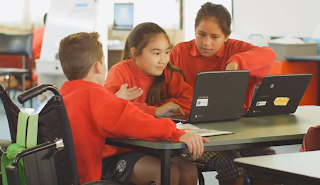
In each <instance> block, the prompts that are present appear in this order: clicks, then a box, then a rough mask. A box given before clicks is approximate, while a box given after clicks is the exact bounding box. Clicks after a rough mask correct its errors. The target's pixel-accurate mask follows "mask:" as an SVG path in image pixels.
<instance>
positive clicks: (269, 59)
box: [170, 39, 276, 108]
mask: <svg viewBox="0 0 320 185" xmlns="http://www.w3.org/2000/svg"><path fill="white" fill-rule="evenodd" d="M275 59H276V54H275V52H274V51H273V50H272V49H271V48H269V47H258V46H253V45H252V44H249V43H246V42H242V41H238V40H233V39H229V41H228V42H226V43H225V44H224V45H223V46H222V48H221V49H220V50H219V51H218V53H216V54H215V55H213V56H211V57H204V56H202V55H201V54H200V52H199V51H198V49H197V47H196V45H195V41H194V40H192V41H189V42H182V43H179V44H177V45H176V46H175V47H174V48H173V49H172V51H171V56H170V62H172V63H173V64H174V65H175V66H177V67H179V68H180V69H182V71H183V73H184V74H185V78H186V82H187V83H188V84H190V85H191V86H192V87H194V85H195V82H196V76H197V74H198V72H201V71H222V70H225V68H226V65H227V64H228V63H230V62H236V63H238V69H246V70H250V78H249V83H248V88H247V96H246V100H245V107H246V108H249V107H250V103H251V98H252V96H253V93H254V88H255V85H256V84H257V83H260V82H261V81H262V79H263V77H264V76H265V75H268V74H269V72H270V71H271V68H272V64H273V62H274V61H275Z"/></svg>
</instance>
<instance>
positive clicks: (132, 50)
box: [130, 47, 136, 58]
mask: <svg viewBox="0 0 320 185" xmlns="http://www.w3.org/2000/svg"><path fill="white" fill-rule="evenodd" d="M135 52H136V48H135V47H132V48H131V49H130V53H131V56H132V58H133V56H134V54H135Z"/></svg>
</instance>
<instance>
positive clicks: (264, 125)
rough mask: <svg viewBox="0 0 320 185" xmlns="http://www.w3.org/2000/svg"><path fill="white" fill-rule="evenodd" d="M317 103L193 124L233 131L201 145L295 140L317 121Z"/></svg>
mask: <svg viewBox="0 0 320 185" xmlns="http://www.w3.org/2000/svg"><path fill="white" fill-rule="evenodd" d="M319 120H320V106H300V107H298V109H297V111H296V112H295V113H294V114H290V115H277V116H264V117H251V118H250V117H243V118H241V119H239V120H235V121H226V122H216V123H202V124H195V126H197V127H199V128H206V129H214V130H221V131H224V130H225V131H231V132H234V134H231V135H222V136H212V137H207V138H208V139H209V140H210V142H209V143H205V146H226V145H241V144H245V143H263V142H279V141H288V140H299V139H301V140H302V138H303V136H304V135H305V134H306V133H307V131H308V129H309V128H310V127H312V126H315V125H319V124H320V121H319ZM106 144H110V145H114V144H116V145H115V146H119V145H122V146H124V147H126V146H130V145H135V146H140V147H145V148H152V149H183V148H186V145H185V144H184V143H179V142H171V141H164V140H158V141H143V140H137V139H112V138H109V139H107V140H106Z"/></svg>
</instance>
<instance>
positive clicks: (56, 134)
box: [0, 84, 79, 185]
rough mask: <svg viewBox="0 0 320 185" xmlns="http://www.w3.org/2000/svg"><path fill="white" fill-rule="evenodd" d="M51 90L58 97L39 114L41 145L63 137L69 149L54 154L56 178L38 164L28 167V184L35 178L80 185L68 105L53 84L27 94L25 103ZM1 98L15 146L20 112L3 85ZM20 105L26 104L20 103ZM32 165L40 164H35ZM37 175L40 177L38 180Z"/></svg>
mask: <svg viewBox="0 0 320 185" xmlns="http://www.w3.org/2000/svg"><path fill="white" fill-rule="evenodd" d="M47 90H51V91H52V92H53V93H54V94H55V95H54V96H53V97H52V98H51V99H50V100H49V101H48V102H47V104H46V105H45V107H44V108H43V109H42V110H41V112H40V113H39V128H38V144H41V143H44V142H47V141H53V140H55V139H56V138H62V139H63V142H64V145H65V147H64V149H63V150H62V151H60V152H58V153H57V154H56V155H54V163H52V162H50V163H48V164H47V165H54V166H51V167H50V166H49V168H51V169H56V170H55V171H54V173H52V174H51V175H52V176H56V177H48V176H47V175H48V174H47V173H46V174H43V173H41V172H42V171H44V170H45V169H44V167H43V166H42V164H41V163H40V164H39V165H38V167H37V168H34V167H33V168H30V167H29V168H28V165H27V164H25V166H26V167H25V174H26V177H27V183H28V182H30V181H32V180H34V179H44V178H49V179H50V178H52V179H54V178H57V179H58V181H57V184H64V185H78V184H79V176H78V169H77V163H76V158H75V153H74V147H73V146H74V145H73V140H72V132H71V127H70V123H69V119H68V115H67V112H66V109H65V106H64V102H63V100H62V96H61V95H60V93H59V91H58V90H57V89H56V88H55V87H54V86H52V85H41V86H37V87H34V88H32V89H30V90H28V91H26V92H25V93H24V94H25V95H26V96H25V97H27V98H24V100H23V101H27V100H28V99H31V98H33V97H35V96H37V95H40V94H42V93H43V92H45V91H47ZM0 97H1V100H2V102H3V105H4V108H5V112H6V115H7V118H8V123H9V128H10V134H11V139H12V143H15V142H16V135H17V120H18V114H19V111H20V110H19V108H18V107H17V106H16V105H15V104H14V103H13V102H12V101H11V99H10V97H9V95H8V93H7V92H6V90H5V88H4V87H3V85H2V84H0ZM19 98H20V96H19ZM19 101H20V99H19ZM20 103H22V102H21V101H20ZM41 155H42V154H41ZM41 155H40V158H41ZM24 162H26V163H28V161H27V160H25V159H24ZM32 162H33V163H36V162H35V161H32ZM28 174H29V175H28ZM30 175H31V178H29V181H28V177H30ZM35 175H37V177H35ZM43 175H45V176H43ZM30 184H33V185H37V184H38V183H34V181H32V183H30ZM53 185H55V183H53Z"/></svg>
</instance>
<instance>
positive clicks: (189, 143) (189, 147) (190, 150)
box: [186, 141, 193, 154]
mask: <svg viewBox="0 0 320 185" xmlns="http://www.w3.org/2000/svg"><path fill="white" fill-rule="evenodd" d="M186 144H187V146H188V150H189V154H192V150H193V147H192V144H191V142H190V141H189V142H187V143H186Z"/></svg>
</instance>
